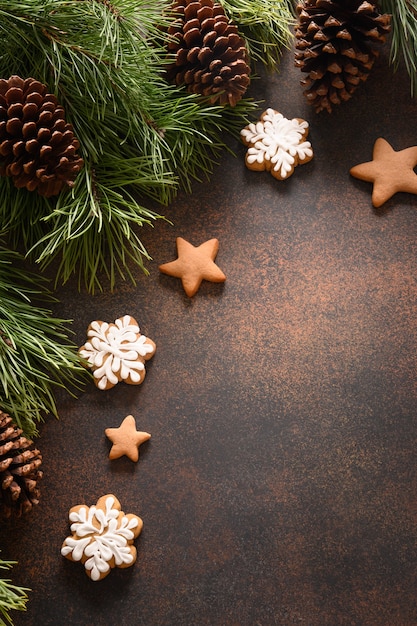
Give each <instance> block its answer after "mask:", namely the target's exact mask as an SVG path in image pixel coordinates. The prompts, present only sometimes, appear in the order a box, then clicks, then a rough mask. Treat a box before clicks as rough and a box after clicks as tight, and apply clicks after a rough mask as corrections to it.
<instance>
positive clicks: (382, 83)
mask: <svg viewBox="0 0 417 626" xmlns="http://www.w3.org/2000/svg"><path fill="white" fill-rule="evenodd" d="M299 78H300V74H299V72H298V70H296V69H295V68H294V67H293V59H292V53H291V52H287V53H286V54H285V55H284V59H283V64H282V69H281V72H280V73H279V74H276V75H274V76H271V77H269V78H268V79H263V80H261V81H256V82H254V83H253V89H254V93H255V95H256V96H257V97H261V98H264V100H265V105H266V106H272V107H273V108H276V109H278V110H280V111H281V112H283V113H284V115H285V116H286V117H303V118H305V119H308V120H309V122H310V124H311V133H310V137H311V141H312V144H313V147H314V150H315V157H314V159H313V161H311V162H310V163H308V164H306V165H303V166H300V167H298V168H297V169H296V171H295V173H294V175H293V176H292V177H291V178H290V179H289V180H287V181H285V182H280V181H276V180H274V179H273V178H272V176H271V175H269V174H267V173H265V174H258V173H253V172H249V171H248V170H246V169H245V166H244V154H245V148H244V146H241V145H240V144H239V143H238V142H236V143H234V144H233V148H234V149H235V151H236V154H237V158H235V157H233V156H231V155H228V154H225V155H224V156H223V158H222V160H221V163H220V166H219V167H218V168H216V171H215V173H214V175H213V177H212V180H211V184H210V185H208V184H207V183H205V182H204V183H201V184H197V185H195V187H194V193H193V194H192V195H185V194H181V195H179V196H178V198H177V200H176V201H175V202H174V203H173V204H172V206H171V207H170V209H169V212H167V215H169V217H170V218H171V219H172V220H173V222H174V226H170V225H169V224H168V223H163V222H160V223H158V224H157V225H156V227H155V228H154V229H153V230H151V229H149V230H143V233H142V239H143V241H144V243H145V244H146V246H147V248H148V250H149V251H150V253H151V254H152V255H153V257H154V262H153V263H151V264H149V270H150V276H149V277H145V276H143V275H141V274H140V273H139V272H137V274H138V275H137V279H138V284H137V286H136V287H133V286H131V285H130V284H119V285H118V287H117V289H116V291H115V292H114V294H110V293H106V292H105V293H103V294H98V295H96V296H87V295H86V294H78V293H77V289H76V285H75V282H74V284H69V285H67V286H66V287H65V288H63V289H61V290H60V292H59V296H60V298H61V306H60V307H59V309H58V312H59V313H60V314H62V315H64V316H67V317H71V318H73V319H74V330H75V332H76V341H77V342H78V344H79V345H81V344H82V343H83V342H84V339H85V329H86V328H87V325H88V324H89V322H90V321H91V320H93V319H104V320H107V321H112V320H114V319H115V318H116V317H119V316H120V315H123V314H125V313H128V314H131V315H133V316H134V317H135V318H136V319H137V320H138V322H139V323H140V325H141V330H142V332H144V333H145V334H146V335H148V336H149V337H150V338H152V339H153V340H154V341H155V342H156V344H157V352H156V354H155V356H154V358H153V359H152V361H150V362H149V363H148V364H147V376H146V379H145V381H144V383H143V384H142V385H141V386H140V387H128V386H126V385H122V384H119V385H118V386H117V387H116V388H114V389H112V390H110V391H108V392H101V391H99V390H97V389H96V388H95V387H94V385H93V384H92V383H91V384H88V385H87V387H86V389H85V391H84V392H83V393H82V394H81V395H80V397H79V398H78V399H77V400H73V399H71V398H68V397H67V396H65V397H62V398H61V399H60V414H61V418H60V420H59V421H55V420H54V419H50V420H48V421H47V423H46V424H45V425H44V427H43V428H42V434H41V438H40V439H39V442H38V443H39V446H40V448H41V450H42V452H43V456H44V464H43V465H44V471H45V477H44V479H43V482H42V503H41V505H40V506H39V507H38V509H37V510H36V511H35V512H34V514H33V515H32V516H31V518H30V519H26V520H25V521H21V522H18V523H17V524H16V525H15V526H14V527H12V528H8V527H7V526H6V527H4V526H3V527H2V529H1V532H2V538H1V544H2V546H1V547H2V548H3V552H2V556H4V557H10V558H14V559H17V560H18V561H19V565H18V566H16V567H15V569H14V571H13V578H14V580H15V581H16V582H18V583H20V584H24V585H27V586H29V587H32V589H33V592H32V593H31V594H30V603H29V607H28V612H27V614H26V615H23V614H16V616H15V624H16V626H21V625H24V626H40V625H42V626H61V625H62V626H64V625H70V626H103V625H108V624H109V625H110V624H120V625H122V626H130V625H138V626H142V625H143V626H171V625H172V626H177V625H178V626H194V625H196V626H199V625H201V626H203V625H212V626H272V625H279V626H290V625H293V624H302V625H303V626H415V625H416V624H417V599H416V598H417V469H416V443H417V441H416V439H417V419H416V397H417V382H416V381H417V357H416V355H417V316H416V305H417V279H416V276H417V238H416V236H417V196H411V195H407V194H398V195H396V196H395V197H394V198H393V199H392V200H390V201H389V202H388V203H387V204H386V205H384V207H383V208H382V209H379V210H375V209H373V208H372V205H371V189H372V186H371V185H370V184H369V183H365V182H362V181H358V180H354V179H353V178H351V177H350V176H349V169H350V167H352V165H355V164H357V163H361V162H363V161H365V160H367V159H368V158H370V157H371V154H372V147H373V143H374V141H375V139H376V138H377V137H378V136H383V137H385V138H386V139H387V140H388V141H389V142H390V143H391V145H392V146H393V147H394V148H395V149H397V150H399V149H402V148H405V147H407V146H410V145H415V144H417V131H416V128H417V102H416V101H413V100H411V98H410V96H409V80H408V77H407V75H406V73H405V72H402V71H401V72H399V73H397V74H395V75H393V74H392V72H391V70H390V69H388V66H387V62H386V60H385V59H384V58H381V59H380V60H379V61H378V64H377V67H376V69H375V71H374V72H373V74H372V75H371V77H370V79H369V80H368V82H367V83H366V84H365V85H363V86H362V87H361V88H360V89H359V91H358V92H357V93H356V95H355V97H354V98H353V99H352V100H351V101H350V102H349V103H346V104H344V105H343V106H342V107H340V108H339V109H337V110H336V111H335V112H334V113H333V114H332V115H331V116H329V115H328V114H320V115H319V116H317V115H316V114H315V113H314V112H313V111H312V109H310V108H309V107H308V105H307V104H306V103H305V101H304V98H303V95H302V92H301V87H300V86H299ZM176 236H182V237H184V238H185V239H187V240H188V241H190V242H192V243H193V244H194V245H198V244H200V243H201V242H203V241H205V240H206V239H209V238H211V237H217V238H218V239H219V241H220V249H219V253H218V256H217V259H216V262H217V264H218V265H219V267H220V268H221V269H222V270H223V271H224V272H225V274H226V276H227V280H226V282H225V283H224V284H220V285H219V284H212V283H204V284H203V285H202V287H201V288H200V291H199V292H198V294H197V295H196V296H195V297H194V298H193V299H192V300H190V299H188V298H187V297H186V296H185V294H184V292H183V290H182V287H181V281H180V280H178V279H175V278H172V277H169V276H163V275H161V274H160V273H159V272H158V264H160V263H163V262H166V261H170V260H172V259H173V258H174V257H175V238H176ZM128 414H132V415H134V416H135V418H136V422H137V427H138V429H139V430H143V431H146V432H149V433H151V434H152V438H151V440H150V441H149V442H147V443H146V444H144V445H142V446H141V452H140V460H139V463H138V464H134V463H132V462H131V461H130V460H129V459H126V458H123V459H119V460H117V461H113V462H110V461H109V460H108V451H109V446H110V442H108V441H107V440H106V438H105V435H104V429H105V428H106V427H108V426H115V425H118V424H119V423H120V422H121V420H122V419H123V418H124V417H125V416H126V415H128ZM108 492H113V493H115V494H116V495H117V497H118V498H119V499H120V501H121V503H122V506H123V508H124V510H125V511H126V512H132V513H136V514H137V515H140V516H141V517H142V519H143V521H144V530H143V532H142V535H141V536H140V537H139V539H138V540H137V541H136V545H137V547H138V561H137V563H136V564H135V566H134V567H132V568H129V569H128V570H124V571H122V570H119V571H113V572H112V573H111V574H110V576H109V577H108V578H106V579H105V580H104V581H103V582H101V583H92V582H90V581H89V580H88V578H87V576H86V574H85V573H84V570H83V568H82V567H81V566H80V565H78V564H75V563H70V562H69V561H67V560H65V559H63V558H62V557H61V556H60V546H61V543H62V541H63V539H64V538H65V537H66V536H67V534H68V531H69V529H68V522H67V514H68V510H69V508H70V507H71V506H73V505H75V504H79V503H81V502H86V503H87V504H93V503H95V502H96V501H97V499H98V497H100V496H101V495H103V494H105V493H108ZM5 536H7V539H6V540H5Z"/></svg>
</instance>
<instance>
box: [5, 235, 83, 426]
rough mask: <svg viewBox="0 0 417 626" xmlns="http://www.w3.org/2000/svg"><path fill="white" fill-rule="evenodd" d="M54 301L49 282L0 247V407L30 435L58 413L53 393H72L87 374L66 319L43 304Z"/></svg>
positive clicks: (15, 255) (17, 257)
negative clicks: (38, 426) (62, 391)
mask: <svg viewBox="0 0 417 626" xmlns="http://www.w3.org/2000/svg"><path fill="white" fill-rule="evenodd" d="M52 300H53V298H52V296H51V294H50V292H49V291H48V290H47V289H46V286H45V280H44V279H42V278H39V277H38V276H36V275H33V274H31V273H30V272H28V271H27V268H26V267H25V266H24V264H22V259H21V258H20V257H19V255H18V254H17V253H16V252H12V251H10V250H7V249H6V248H4V247H0V407H1V409H2V410H4V411H5V412H7V413H10V415H11V416H12V417H13V419H14V420H15V421H16V423H17V424H18V425H19V426H20V427H21V428H22V429H23V430H24V432H25V434H26V435H27V436H29V437H30V436H33V435H34V434H36V424H37V422H39V421H40V420H42V419H43V417H44V416H45V415H46V414H48V413H52V414H54V415H57V409H56V402H55V397H54V392H53V391H54V389H55V388H57V387H61V388H64V389H67V390H68V391H69V392H71V393H72V392H74V391H75V390H76V388H77V386H79V384H80V382H81V380H82V376H83V374H84V372H85V370H84V368H83V367H82V365H81V364H80V360H79V358H78V355H77V349H76V347H75V345H73V344H71V343H70V341H69V340H68V336H67V328H66V327H67V321H65V320H62V319H59V318H54V317H52V316H51V312H50V310H48V309H46V308H44V307H43V306H42V305H40V304H39V302H40V301H42V302H45V301H47V302H51V301H52Z"/></svg>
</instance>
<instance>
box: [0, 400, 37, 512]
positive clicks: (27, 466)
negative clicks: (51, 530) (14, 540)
mask: <svg viewBox="0 0 417 626" xmlns="http://www.w3.org/2000/svg"><path fill="white" fill-rule="evenodd" d="M41 463H42V457H41V455H40V453H39V450H37V449H36V448H35V446H34V444H33V442H32V441H31V440H30V439H27V438H26V437H25V436H24V435H23V434H22V430H21V429H20V428H18V427H17V426H16V424H14V422H13V420H12V418H11V417H10V416H9V415H8V414H7V413H3V411H0V515H1V516H2V517H6V518H9V517H11V516H16V517H20V516H21V515H22V514H26V513H28V512H29V511H30V510H31V509H32V508H33V506H34V505H36V504H38V502H39V495H40V491H39V487H38V482H39V480H40V479H41V478H42V472H41V471H40V469H39V467H40V465H41Z"/></svg>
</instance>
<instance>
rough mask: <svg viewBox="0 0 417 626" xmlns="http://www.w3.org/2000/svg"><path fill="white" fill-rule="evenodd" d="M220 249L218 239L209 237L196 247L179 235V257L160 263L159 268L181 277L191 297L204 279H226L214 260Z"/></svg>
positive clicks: (219, 281)
mask: <svg viewBox="0 0 417 626" xmlns="http://www.w3.org/2000/svg"><path fill="white" fill-rule="evenodd" d="M218 249H219V242H218V240H217V239H209V240H208V241H205V242H204V243H202V244H201V245H200V246H197V247H195V246H193V245H192V244H191V243H189V242H188V241H186V240H185V239H183V238H182V237H177V251H178V258H177V259H176V260H175V261H171V262H170V263H164V264H163V265H160V266H159V269H160V271H161V272H162V273H163V274H168V275H169V276H175V278H181V280H182V286H183V287H184V291H185V293H186V294H187V296H189V297H190V298H191V297H192V296H194V295H195V294H196V293H197V291H198V290H199V288H200V285H201V283H202V281H203V280H208V281H210V282H212V283H223V282H224V281H225V280H226V276H225V275H224V274H223V272H222V270H221V269H220V268H219V267H218V266H217V265H216V264H215V262H214V259H215V258H216V255H217V252H218Z"/></svg>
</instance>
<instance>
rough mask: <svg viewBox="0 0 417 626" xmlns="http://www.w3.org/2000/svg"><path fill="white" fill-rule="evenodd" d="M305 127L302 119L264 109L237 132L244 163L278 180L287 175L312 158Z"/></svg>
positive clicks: (306, 124) (249, 167)
mask: <svg viewBox="0 0 417 626" xmlns="http://www.w3.org/2000/svg"><path fill="white" fill-rule="evenodd" d="M308 130H309V125H308V122H306V121H305V120H302V119H300V118H294V119H292V120H288V119H287V118H285V117H284V116H283V115H282V114H281V113H278V111H275V110H274V109H271V108H269V109H266V111H264V112H263V113H262V115H261V117H260V119H259V121H258V122H256V123H253V122H252V123H251V124H249V125H248V126H246V127H245V128H244V129H243V130H241V131H240V135H241V138H242V141H243V143H244V144H245V146H248V151H247V152H246V157H245V162H246V166H247V167H248V169H250V170H254V171H256V172H262V171H264V170H267V171H269V172H271V174H272V176H274V178H277V179H278V180H284V179H285V178H288V177H289V176H291V174H292V173H293V172H294V168H295V167H296V165H302V164H303V163H308V161H311V159H312V158H313V149H312V147H311V143H310V142H309V141H306V138H307V135H308Z"/></svg>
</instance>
